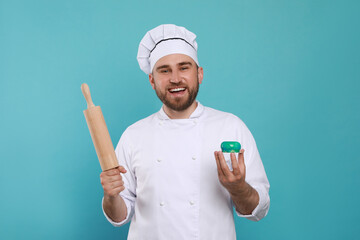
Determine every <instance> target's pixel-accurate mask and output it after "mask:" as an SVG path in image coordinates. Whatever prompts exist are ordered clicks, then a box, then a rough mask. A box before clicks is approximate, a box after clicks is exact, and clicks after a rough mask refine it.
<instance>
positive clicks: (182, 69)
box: [180, 67, 189, 71]
mask: <svg viewBox="0 0 360 240" xmlns="http://www.w3.org/2000/svg"><path fill="white" fill-rule="evenodd" d="M188 68H189V67H181V68H180V70H181V71H185V70H186V69H188Z"/></svg>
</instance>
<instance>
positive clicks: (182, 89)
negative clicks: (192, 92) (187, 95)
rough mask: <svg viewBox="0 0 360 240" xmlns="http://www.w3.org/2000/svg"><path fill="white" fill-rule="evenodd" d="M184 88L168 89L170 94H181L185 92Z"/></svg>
mask: <svg viewBox="0 0 360 240" xmlns="http://www.w3.org/2000/svg"><path fill="white" fill-rule="evenodd" d="M185 89H186V88H180V87H179V88H172V89H169V92H171V93H179V92H183V91H185Z"/></svg>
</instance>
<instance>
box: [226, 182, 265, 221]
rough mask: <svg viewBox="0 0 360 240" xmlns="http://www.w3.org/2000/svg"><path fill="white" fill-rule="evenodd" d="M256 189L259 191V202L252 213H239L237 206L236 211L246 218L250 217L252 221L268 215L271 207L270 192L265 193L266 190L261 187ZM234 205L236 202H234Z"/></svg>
mask: <svg viewBox="0 0 360 240" xmlns="http://www.w3.org/2000/svg"><path fill="white" fill-rule="evenodd" d="M254 189H255V190H256V191H257V192H258V194H259V204H258V205H257V206H256V208H255V209H254V210H253V211H252V213H251V214H248V215H244V214H241V213H239V212H238V211H237V210H236V208H235V212H236V215H238V216H239V217H243V218H246V219H249V220H251V221H255V222H257V221H260V220H261V219H262V218H264V217H265V216H266V214H267V213H268V211H269V207H270V198H269V194H267V193H265V192H264V191H261V190H260V189H258V188H256V187H254ZM232 204H233V206H234V203H232Z"/></svg>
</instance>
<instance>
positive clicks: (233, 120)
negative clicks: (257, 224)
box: [103, 102, 270, 240]
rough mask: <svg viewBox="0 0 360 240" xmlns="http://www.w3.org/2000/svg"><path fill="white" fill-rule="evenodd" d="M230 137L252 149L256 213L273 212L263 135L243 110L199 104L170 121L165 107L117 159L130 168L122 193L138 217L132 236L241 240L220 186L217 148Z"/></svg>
mask: <svg viewBox="0 0 360 240" xmlns="http://www.w3.org/2000/svg"><path fill="white" fill-rule="evenodd" d="M223 141H238V142H240V144H241V146H242V148H243V149H245V155H244V158H245V165H246V177H245V180H246V182H247V183H248V184H250V185H251V186H252V187H253V188H254V189H255V190H256V191H257V192H258V194H259V204H258V205H257V207H256V208H255V209H254V210H253V212H252V214H250V215H242V214H240V213H239V212H236V214H237V215H238V216H240V217H245V218H247V219H250V220H253V221H258V220H260V219H261V218H263V217H264V216H265V215H266V214H267V212H268V209H269V205H270V198H269V187H270V185H269V182H268V179H267V176H266V173H265V170H264V167H263V164H262V161H261V159H260V155H259V152H258V149H257V147H256V143H255V140H254V138H253V136H252V134H251V133H250V131H249V130H248V128H247V127H246V125H245V124H244V123H243V122H242V121H241V120H240V119H239V118H238V117H236V116H235V115H233V114H230V113H225V112H221V111H218V110H215V109H212V108H209V107H204V106H203V105H201V104H200V103H199V102H198V106H197V108H196V110H195V111H194V112H193V113H192V114H191V116H190V118H188V119H170V118H169V117H168V116H167V115H166V113H165V112H164V110H163V108H161V109H160V111H159V112H157V113H155V114H153V115H151V116H149V117H147V118H145V119H142V120H140V121H138V122H136V123H135V124H133V125H131V126H130V127H128V128H127V129H126V131H125V132H124V133H123V135H122V136H121V138H120V141H119V143H118V145H117V147H116V150H115V152H116V156H117V159H118V161H119V164H120V165H121V166H124V167H125V169H126V170H127V172H126V173H125V174H123V181H124V186H125V190H124V191H122V192H121V193H120V195H121V197H122V198H123V199H124V201H125V204H126V207H127V216H126V219H125V220H124V221H122V222H114V221H112V220H111V219H110V218H109V217H108V216H107V215H106V213H105V211H104V210H103V212H104V214H105V216H106V218H107V220H108V221H109V222H110V223H111V224H113V225H114V226H121V225H123V224H125V223H127V222H128V221H129V220H130V219H131V224H130V228H129V234H128V239H146V240H160V239H164V240H169V239H172V240H176V239H186V240H190V239H206V240H211V239H214V240H218V239H224V240H227V239H236V233H235V225H234V217H233V207H234V204H233V202H232V200H231V198H230V195H229V193H228V191H227V190H226V189H225V188H224V187H223V186H222V185H221V184H220V182H219V179H218V173H217V166H216V160H215V157H214V151H216V150H220V149H219V148H220V145H221V143H222V142H223Z"/></svg>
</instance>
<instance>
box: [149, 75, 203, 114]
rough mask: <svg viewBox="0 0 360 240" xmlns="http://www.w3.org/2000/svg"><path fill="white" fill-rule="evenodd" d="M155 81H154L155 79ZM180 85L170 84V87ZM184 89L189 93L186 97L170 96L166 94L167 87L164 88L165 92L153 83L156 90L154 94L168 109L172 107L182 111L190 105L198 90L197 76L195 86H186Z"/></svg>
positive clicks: (178, 85)
mask: <svg viewBox="0 0 360 240" xmlns="http://www.w3.org/2000/svg"><path fill="white" fill-rule="evenodd" d="M155 83H156V81H155ZM180 86H181V84H174V85H171V86H170V87H171V88H174V87H180ZM181 87H182V86H181ZM185 91H188V92H189V94H188V95H187V96H186V97H179V98H171V97H170V96H168V94H169V92H168V90H167V89H166V90H165V93H164V92H161V89H159V88H158V87H157V85H156V84H155V92H156V95H157V96H158V98H159V99H160V100H161V102H162V103H163V104H164V105H165V106H167V107H168V108H169V109H172V110H174V111H184V110H186V109H187V108H188V107H190V106H191V104H193V102H194V101H195V99H196V96H197V94H198V92H199V78H198V79H197V82H196V85H195V87H193V88H189V87H188V86H187V87H186V89H185Z"/></svg>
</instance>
